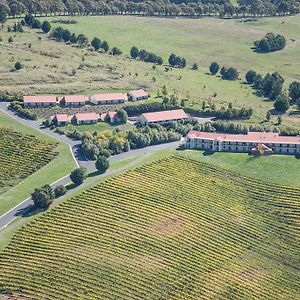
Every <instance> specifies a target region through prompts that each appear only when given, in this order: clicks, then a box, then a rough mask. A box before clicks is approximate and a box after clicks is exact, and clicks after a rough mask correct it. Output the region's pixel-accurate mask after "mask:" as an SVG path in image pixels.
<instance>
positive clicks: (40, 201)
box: [31, 184, 55, 209]
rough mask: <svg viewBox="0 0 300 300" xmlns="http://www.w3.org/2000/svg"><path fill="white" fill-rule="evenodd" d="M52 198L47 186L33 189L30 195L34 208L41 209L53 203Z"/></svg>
mask: <svg viewBox="0 0 300 300" xmlns="http://www.w3.org/2000/svg"><path fill="white" fill-rule="evenodd" d="M54 196H55V195H54V192H53V189H52V188H51V186H50V185H48V184H46V185H44V186H42V187H41V188H37V189H35V190H34V192H33V193H32V194H31V198H32V201H33V203H34V206H35V207H38V208H43V209H44V208H48V207H49V205H50V204H51V203H52V202H53V199H54Z"/></svg>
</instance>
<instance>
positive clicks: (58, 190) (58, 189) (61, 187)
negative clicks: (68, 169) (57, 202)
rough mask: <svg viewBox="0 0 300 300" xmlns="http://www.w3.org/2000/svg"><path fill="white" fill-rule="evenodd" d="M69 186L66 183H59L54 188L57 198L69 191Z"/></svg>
mask: <svg viewBox="0 0 300 300" xmlns="http://www.w3.org/2000/svg"><path fill="white" fill-rule="evenodd" d="M67 191H68V190H67V188H66V187H65V186H64V185H59V186H57V187H56V188H55V189H54V194H55V198H58V197H60V196H63V195H64V194H66V193H67Z"/></svg>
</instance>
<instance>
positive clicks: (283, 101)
mask: <svg viewBox="0 0 300 300" xmlns="http://www.w3.org/2000/svg"><path fill="white" fill-rule="evenodd" d="M289 107H290V103H289V99H288V97H287V96H286V95H280V96H278V97H277V98H276V100H275V102H274V108H275V109H276V110H277V111H280V112H286V111H287V110H288V109H289Z"/></svg>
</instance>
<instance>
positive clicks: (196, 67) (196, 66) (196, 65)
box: [192, 63, 199, 71]
mask: <svg viewBox="0 0 300 300" xmlns="http://www.w3.org/2000/svg"><path fill="white" fill-rule="evenodd" d="M198 69H199V67H198V64H197V63H194V64H193V66H192V70H195V71H196V70H198Z"/></svg>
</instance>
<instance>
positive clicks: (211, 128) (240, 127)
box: [193, 121, 299, 136]
mask: <svg viewBox="0 0 300 300" xmlns="http://www.w3.org/2000/svg"><path fill="white" fill-rule="evenodd" d="M193 129H194V130H199V131H205V132H222V133H231V134H247V133H248V132H278V133H279V134H280V135H286V136H287V135H289V136H297V135H298V134H299V130H297V129H295V128H293V127H286V126H274V125H269V124H263V125H249V126H248V125H245V124H237V123H232V122H228V121H225V122H224V121H216V122H207V123H205V124H196V125H195V126H194V127H193Z"/></svg>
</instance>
